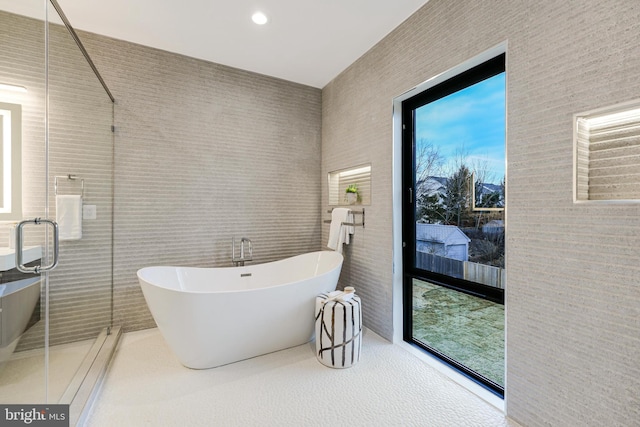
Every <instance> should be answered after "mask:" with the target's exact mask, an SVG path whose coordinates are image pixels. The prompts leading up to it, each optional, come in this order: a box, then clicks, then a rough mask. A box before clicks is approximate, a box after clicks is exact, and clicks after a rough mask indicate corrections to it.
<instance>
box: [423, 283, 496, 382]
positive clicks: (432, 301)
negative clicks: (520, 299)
mask: <svg viewBox="0 0 640 427" xmlns="http://www.w3.org/2000/svg"><path fill="white" fill-rule="evenodd" d="M413 337H414V338H415V339H417V340H418V341H421V342H423V343H425V344H427V345H429V346H430V347H433V348H435V349H437V350H438V351H440V352H442V353H444V354H446V355H447V356H449V357H451V358H452V359H455V360H457V361H458V362H460V363H462V364H463V365H465V366H467V367H468V368H470V369H472V370H474V371H475V372H477V373H479V374H480V375H482V376H484V377H486V378H488V379H490V380H492V381H493V382H495V383H497V384H500V385H501V386H503V387H504V305H502V304H496V303H494V302H491V301H487V300H485V299H482V298H478V297H474V296H472V295H467V294H465V293H462V292H457V291H454V290H452V289H447V288H443V287H441V286H436V285H433V284H430V283H427V282H423V281H419V280H414V282H413Z"/></svg>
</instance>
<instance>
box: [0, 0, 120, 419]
mask: <svg viewBox="0 0 640 427" xmlns="http://www.w3.org/2000/svg"><path fill="white" fill-rule="evenodd" d="M17 3H23V2H6V1H5V0H0V7H4V6H3V5H5V4H7V5H10V6H11V7H15V6H16V4H17ZM25 3H26V2H25ZM33 3H34V7H33V8H31V9H29V10H23V9H22V8H20V9H19V10H14V9H8V6H7V7H6V8H4V9H3V11H0V44H1V49H0V83H11V84H14V85H19V86H22V87H24V88H26V89H27V92H26V93H22V95H20V96H22V98H16V97H15V96H17V95H15V96H14V98H9V99H4V98H3V97H4V96H5V94H4V92H0V105H1V103H3V102H6V103H20V104H21V106H22V133H23V138H22V204H23V207H22V210H23V213H22V218H24V219H30V220H31V219H34V220H33V223H29V224H25V225H23V226H19V227H18V229H19V230H22V231H23V243H24V246H25V247H27V248H28V247H32V246H35V247H37V248H39V250H40V252H39V253H40V256H38V258H41V260H34V264H36V265H42V266H46V265H50V264H51V263H53V261H54V258H55V256H54V240H55V239H54V233H53V232H52V230H53V227H51V226H48V225H42V222H39V221H37V220H35V218H41V219H43V220H45V219H46V220H50V221H53V222H55V223H57V225H58V232H59V237H60V241H59V251H58V252H57V255H59V257H58V261H59V262H58V265H57V268H55V269H54V270H52V271H50V272H47V273H43V274H41V275H37V274H30V275H29V274H27V275H26V276H25V277H30V278H31V279H35V280H36V281H37V285H33V286H38V287H39V292H35V293H36V294H38V298H37V299H38V305H37V307H36V309H35V310H34V312H35V313H36V315H34V317H33V318H30V319H29V327H28V328H27V329H26V332H24V334H22V336H21V338H20V340H19V342H18V344H17V345H16V346H15V349H14V351H13V352H12V353H11V354H10V356H9V360H8V361H7V363H11V364H12V366H11V367H10V369H7V368H8V366H7V365H6V364H5V366H4V369H3V367H0V403H29V404H35V403H71V402H72V400H73V399H74V397H75V396H76V392H77V390H78V387H79V386H80V384H81V383H82V381H83V379H84V376H85V374H86V371H87V370H88V369H89V368H90V367H91V365H92V361H93V357H94V355H95V354H96V353H97V351H99V349H100V347H101V346H102V344H101V341H100V339H102V340H104V335H105V331H109V328H110V327H111V325H112V258H113V257H112V234H113V230H112V224H113V132H112V128H113V102H112V99H111V98H110V96H109V95H108V94H107V92H106V90H105V88H104V87H103V85H102V83H101V81H100V80H99V79H98V78H97V76H96V73H94V69H93V68H92V66H91V65H90V64H89V62H88V59H87V57H85V55H84V53H85V52H84V51H83V49H81V48H80V46H79V45H78V44H77V43H76V39H75V37H76V35H75V33H71V32H70V31H69V30H68V29H67V28H66V27H65V26H64V23H63V20H62V19H61V18H60V17H59V16H58V13H57V11H56V9H55V8H54V7H53V4H56V6H57V3H56V2H55V1H51V2H49V1H46V2H45V1H43V0H33ZM45 8H46V12H45ZM38 10H39V11H40V15H38V14H37V13H36V11H38ZM23 14H26V15H28V16H29V17H26V16H23ZM47 19H48V25H47V24H46V22H47ZM45 52H46V54H45ZM9 228H10V224H7V225H6V226H2V225H0V229H1V231H0V233H2V234H0V239H3V241H8V235H9ZM3 234H4V235H6V236H7V237H6V238H5V237H3ZM23 253H26V250H25V251H23ZM3 275H4V276H6V275H7V274H5V273H3ZM20 277H23V276H20ZM38 279H40V280H38ZM3 328H4V324H3ZM96 337H98V339H96ZM73 406H74V405H72V410H71V414H72V418H73V412H74V409H73Z"/></svg>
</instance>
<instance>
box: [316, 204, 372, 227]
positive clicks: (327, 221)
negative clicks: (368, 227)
mask: <svg viewBox="0 0 640 427" xmlns="http://www.w3.org/2000/svg"><path fill="white" fill-rule="evenodd" d="M331 212H333V209H329V210H328V211H327V213H331ZM351 213H352V214H355V215H362V222H361V223H359V224H358V223H354V222H343V223H342V225H350V226H354V227H360V226H362V228H364V208H362V210H361V211H351ZM324 223H325V224H331V220H330V219H325V220H324Z"/></svg>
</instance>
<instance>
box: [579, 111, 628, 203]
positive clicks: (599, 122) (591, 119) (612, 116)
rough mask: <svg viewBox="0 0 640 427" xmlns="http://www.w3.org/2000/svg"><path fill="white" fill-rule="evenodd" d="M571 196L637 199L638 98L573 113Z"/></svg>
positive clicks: (580, 200) (610, 199)
mask: <svg viewBox="0 0 640 427" xmlns="http://www.w3.org/2000/svg"><path fill="white" fill-rule="evenodd" d="M574 146H575V154H574V160H575V161H574V169H575V186H574V199H575V201H576V202H584V201H618V202H624V201H627V202H640V100H638V101H635V102H633V103H626V104H621V105H617V106H613V107H607V108H602V109H599V110H593V111H589V112H586V113H581V114H576V115H574Z"/></svg>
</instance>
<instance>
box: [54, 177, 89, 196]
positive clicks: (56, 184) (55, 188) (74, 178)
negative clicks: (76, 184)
mask: <svg viewBox="0 0 640 427" xmlns="http://www.w3.org/2000/svg"><path fill="white" fill-rule="evenodd" d="M58 178H62V179H68V180H70V181H75V180H76V179H78V177H77V176H76V175H71V174H68V175H64V176H56V177H55V178H54V179H53V191H54V194H55V195H56V196H57V195H58ZM80 186H81V189H82V194H81V195H80V196H81V197H82V198H84V179H82V178H81V179H80Z"/></svg>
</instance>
